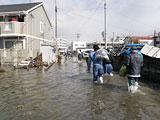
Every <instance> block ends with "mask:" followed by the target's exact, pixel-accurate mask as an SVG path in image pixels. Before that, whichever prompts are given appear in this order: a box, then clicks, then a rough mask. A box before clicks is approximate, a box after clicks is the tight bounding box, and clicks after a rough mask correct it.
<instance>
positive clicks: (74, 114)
mask: <svg viewBox="0 0 160 120" xmlns="http://www.w3.org/2000/svg"><path fill="white" fill-rule="evenodd" d="M5 69H6V72H4V73H0V120H159V119H160V94H159V93H160V89H159V88H160V85H156V84H146V83H142V82H140V90H139V91H138V92H137V93H128V92H127V79H126V78H125V77H120V76H119V75H118V74H117V73H114V76H112V77H111V76H104V83H103V84H96V85H95V84H93V83H92V73H88V72H87V71H86V69H87V68H86V63H85V61H83V63H82V64H81V65H79V64H78V62H77V58H75V57H73V58H69V59H68V60H67V61H65V62H62V63H57V64H54V65H53V66H52V67H51V68H50V69H49V70H48V71H44V70H43V69H40V68H33V69H30V70H29V71H27V70H25V69H17V70H16V71H14V70H13V69H11V68H7V67H6V68H5Z"/></svg>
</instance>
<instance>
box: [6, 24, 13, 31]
mask: <svg viewBox="0 0 160 120" xmlns="http://www.w3.org/2000/svg"><path fill="white" fill-rule="evenodd" d="M4 30H5V31H11V30H12V23H5V24H4Z"/></svg>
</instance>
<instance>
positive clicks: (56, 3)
mask: <svg viewBox="0 0 160 120" xmlns="http://www.w3.org/2000/svg"><path fill="white" fill-rule="evenodd" d="M55 37H56V41H57V37H58V36H57V2H56V0H55Z"/></svg>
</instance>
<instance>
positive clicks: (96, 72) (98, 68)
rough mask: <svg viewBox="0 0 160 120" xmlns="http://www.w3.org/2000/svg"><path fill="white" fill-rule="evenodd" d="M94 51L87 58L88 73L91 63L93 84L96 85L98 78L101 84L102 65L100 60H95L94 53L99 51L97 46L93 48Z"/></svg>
mask: <svg viewBox="0 0 160 120" xmlns="http://www.w3.org/2000/svg"><path fill="white" fill-rule="evenodd" d="M93 49H94V51H93V52H91V53H90V55H89V58H88V71H90V67H91V61H93V83H98V77H99V79H100V82H101V83H103V77H102V74H103V65H102V59H95V55H96V51H97V50H98V49H99V47H98V45H94V46H93Z"/></svg>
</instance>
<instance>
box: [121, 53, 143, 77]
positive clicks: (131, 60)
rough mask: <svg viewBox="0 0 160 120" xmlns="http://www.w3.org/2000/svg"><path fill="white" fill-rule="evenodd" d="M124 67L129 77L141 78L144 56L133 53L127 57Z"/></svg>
mask: <svg viewBox="0 0 160 120" xmlns="http://www.w3.org/2000/svg"><path fill="white" fill-rule="evenodd" d="M124 65H125V66H126V67H127V75H128V76H129V77H140V72H141V67H142V66H143V56H141V55H140V54H138V53H137V52H131V54H129V55H126V56H125V60H124Z"/></svg>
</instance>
